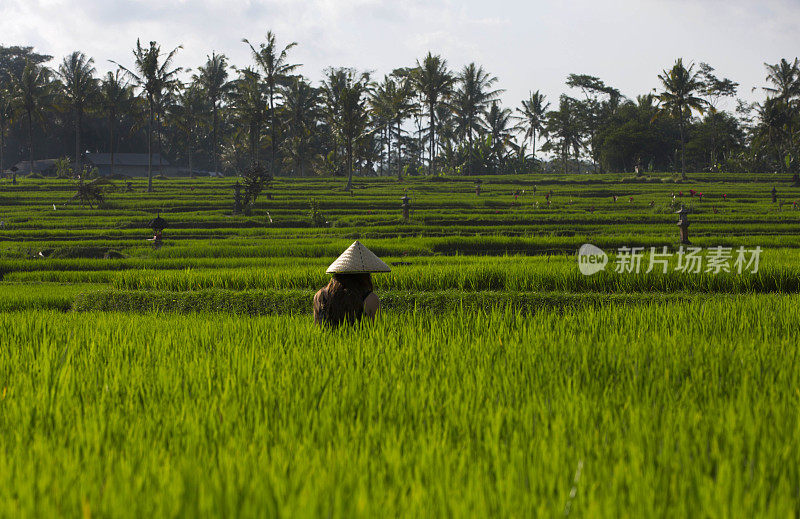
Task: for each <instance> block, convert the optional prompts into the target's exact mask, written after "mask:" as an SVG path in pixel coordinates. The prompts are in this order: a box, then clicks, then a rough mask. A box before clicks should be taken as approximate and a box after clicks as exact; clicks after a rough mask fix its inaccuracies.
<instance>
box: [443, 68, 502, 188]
mask: <svg viewBox="0 0 800 519" xmlns="http://www.w3.org/2000/svg"><path fill="white" fill-rule="evenodd" d="M457 81H458V87H457V88H456V90H455V92H454V93H453V99H452V105H453V111H454V112H455V114H456V125H457V126H456V131H457V133H458V134H459V135H460V136H461V137H466V139H467V142H468V144H469V159H468V162H467V173H468V174H469V175H471V174H472V140H473V136H474V135H475V134H476V133H479V132H481V131H482V130H483V129H484V128H485V125H484V121H483V118H484V116H485V115H486V108H487V107H488V106H489V105H490V104H491V103H492V102H493V101H494V100H496V99H497V98H498V97H499V96H500V94H501V93H502V92H503V90H500V89H497V90H492V86H493V85H494V84H495V83H497V78H496V77H495V76H490V75H489V74H488V73H487V72H486V71H484V70H483V67H479V66H477V65H475V63H470V64H469V65H466V66H465V67H464V69H463V70H462V71H461V73H460V74H459V75H458V78H457Z"/></svg>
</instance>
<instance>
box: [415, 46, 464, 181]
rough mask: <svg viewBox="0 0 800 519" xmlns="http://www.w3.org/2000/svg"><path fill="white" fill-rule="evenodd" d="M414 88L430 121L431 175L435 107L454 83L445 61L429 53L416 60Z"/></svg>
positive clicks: (430, 172)
mask: <svg viewBox="0 0 800 519" xmlns="http://www.w3.org/2000/svg"><path fill="white" fill-rule="evenodd" d="M411 77H412V81H413V82H414V87H415V88H416V89H417V92H419V94H420V96H421V97H422V99H423V101H424V103H425V106H426V107H427V110H428V117H429V119H430V128H429V138H430V157H429V167H428V173H429V174H431V175H432V174H433V167H434V163H435V161H436V107H437V106H438V105H439V103H440V102H442V100H443V99H445V98H446V97H448V95H449V94H450V89H451V87H452V86H453V83H454V82H455V78H454V77H453V75H452V74H451V73H450V72H449V71H448V70H447V60H445V59H443V58H442V57H441V56H434V55H433V54H431V53H430V52H428V55H427V56H425V58H424V59H423V60H422V63H420V62H419V60H417V68H416V69H415V70H414V72H413V74H412V75H411Z"/></svg>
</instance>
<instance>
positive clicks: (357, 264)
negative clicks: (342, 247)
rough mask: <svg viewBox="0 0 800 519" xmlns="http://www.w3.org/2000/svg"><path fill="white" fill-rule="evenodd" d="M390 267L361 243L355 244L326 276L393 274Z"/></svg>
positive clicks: (329, 268) (332, 265)
mask: <svg viewBox="0 0 800 519" xmlns="http://www.w3.org/2000/svg"><path fill="white" fill-rule="evenodd" d="M391 270H392V269H390V268H389V265H387V264H386V263H384V262H383V261H381V259H380V258H379V257H378V256H376V255H375V253H373V252H372V251H371V250H369V249H368V248H366V247H364V246H363V245H362V244H361V242H359V241H354V242H353V244H352V245H351V246H350V247H348V248H347V250H346V251H344V252H343V253H342V255H341V256H339V257H338V258H336V261H334V262H333V263H331V266H330V267H328V270H326V271H325V273H326V274H365V273H368V272H391Z"/></svg>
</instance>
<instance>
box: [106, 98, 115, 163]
mask: <svg viewBox="0 0 800 519" xmlns="http://www.w3.org/2000/svg"><path fill="white" fill-rule="evenodd" d="M114 119H115V117H114V114H113V113H111V114H109V116H108V142H109V146H108V147H109V150H110V151H111V172H110V173H109V174H110V175H114Z"/></svg>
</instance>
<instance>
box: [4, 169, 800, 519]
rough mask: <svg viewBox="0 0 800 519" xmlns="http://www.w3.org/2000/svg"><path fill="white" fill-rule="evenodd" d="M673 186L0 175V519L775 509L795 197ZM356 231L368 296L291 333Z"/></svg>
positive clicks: (721, 179)
mask: <svg viewBox="0 0 800 519" xmlns="http://www.w3.org/2000/svg"><path fill="white" fill-rule="evenodd" d="M690 177H691V178H692V181H691V182H685V183H676V182H674V181H673V180H672V179H671V178H667V176H666V175H665V176H664V178H645V179H639V180H637V181H634V179H630V178H621V177H615V176H611V175H587V176H577V175H568V176H567V175H565V176H551V177H547V178H544V177H531V176H513V177H499V176H498V177H485V178H484V179H483V180H484V182H483V184H482V192H481V194H480V195H479V196H478V195H476V194H475V188H474V184H473V179H471V178H463V177H459V178H433V179H430V178H412V179H406V180H403V181H398V180H396V179H385V178H382V179H358V181H357V182H356V188H355V189H354V190H353V192H352V194H348V193H346V192H344V191H343V190H342V187H343V182H342V181H341V180H338V179H335V180H334V179H281V180H278V181H275V182H273V184H272V186H271V187H270V188H269V189H268V192H269V194H270V196H271V198H267V197H266V196H262V198H260V199H259V201H258V202H257V203H256V204H255V206H254V207H253V208H252V210H251V211H250V214H248V215H232V214H231V212H232V211H231V210H232V206H233V188H232V186H233V183H234V182H235V180H234V179H170V180H157V181H156V183H155V192H154V193H146V192H145V189H144V188H145V185H146V181H142V180H135V181H134V182H133V186H134V191H133V192H127V191H126V190H125V189H124V188H123V183H121V182H120V183H118V184H119V186H118V187H117V190H116V191H114V192H110V193H108V194H107V201H106V203H105V204H104V205H103V206H102V207H100V208H96V209H89V208H88V207H87V208H82V207H80V206H77V205H75V204H74V203H69V202H68V200H69V198H70V197H71V196H72V194H73V191H72V190H73V186H72V184H71V183H70V182H69V181H66V180H57V179H52V180H41V179H40V180H34V179H21V180H20V182H19V184H18V185H16V186H12V185H11V184H10V182H9V181H5V180H3V181H0V221H2V225H1V226H0V275H2V281H0V516H47V517H50V516H77V515H83V516H91V515H95V516H114V517H143V516H166V517H196V516H206V515H226V516H234V517H236V516H260V517H263V516H268V517H278V516H288V517H320V516H329V517H376V516H404V517H407V516H433V517H439V516H442V517H453V516H456V517H467V516H480V517H485V516H499V517H509V516H510V517H530V516H547V517H551V516H556V515H563V516H578V517H650V516H675V517H686V516H692V517H696V516H708V517H756V516H758V517H787V516H797V515H798V514H800V470H798V467H800V441H798V439H797V438H800V414H799V413H798V412H797V409H798V405H799V404H800V393H799V392H798V390H797V387H798V382H800V380H799V379H798V377H799V375H798V369H797V368H798V366H797V358H798V347H797V344H798V342H800V341H798V336H800V239H798V231H800V210H797V205H796V204H795V201H798V200H800V188H791V187H788V186H787V184H788V183H787V182H785V180H786V179H781V178H775V177H773V176H771V175H761V174H759V175H745V176H741V177H731V176H730V175H721V174H695V175H690ZM773 186H776V187H777V190H778V197H779V199H778V202H776V203H773V202H772V201H771V196H770V191H771V189H772V187H773ZM690 190H692V191H694V192H695V195H694V196H692V195H690ZM514 193H517V194H516V196H515V195H514ZM696 193H703V197H702V200H701V198H700V197H699V196H697V195H696ZM403 194H407V195H408V196H409V197H411V203H412V211H411V218H410V220H409V221H408V222H406V221H404V220H403V219H402V213H401V210H400V197H401V196H403ZM673 194H674V195H675V201H674V202H673ZM723 195H724V196H723ZM614 197H616V201H614ZM312 199H314V200H315V201H316V202H317V203H318V205H319V210H320V211H321V213H322V215H323V217H324V220H326V221H327V222H328V224H327V225H325V226H321V227H315V226H314V225H313V223H312V221H313V220H312V218H311V214H310V212H311V200H312ZM548 201H549V204H548ZM681 203H683V204H684V205H685V206H686V207H688V208H690V209H691V211H692V212H691V214H690V215H689V219H690V221H691V222H692V223H691V226H690V233H691V240H692V243H693V245H695V246H698V247H700V248H702V251H701V252H700V256H701V258H702V261H703V264H702V268H700V272H698V273H695V272H686V271H680V270H679V269H678V267H679V261H681V258H679V257H678V254H677V252H678V251H679V244H678V232H677V227H676V225H675V222H676V221H677V217H676V215H675V214H674V212H675V210H676V209H677V206H678V205H680V204H681ZM158 211H161V215H162V217H164V218H165V219H166V220H167V221H168V222H169V227H168V228H167V230H166V231H165V233H164V235H165V242H164V244H163V246H162V247H161V248H159V249H155V248H154V247H153V245H152V243H151V242H148V241H147V238H149V237H150V236H151V235H152V233H151V232H150V231H149V230H148V229H147V228H146V224H147V222H148V221H149V220H150V219H151V218H153V217H154V216H155V214H156V213H157V212H158ZM355 239H358V240H361V241H362V242H363V243H364V244H365V245H367V246H368V247H369V248H370V249H372V250H373V251H374V252H376V253H377V254H378V255H379V256H381V257H382V258H383V259H384V260H385V261H387V263H389V264H390V265H391V266H392V269H393V270H392V273H390V274H387V275H379V276H376V277H375V282H376V288H377V290H378V292H379V295H380V297H381V300H382V305H383V311H382V313H381V314H380V316H379V318H378V320H377V321H376V323H374V324H372V325H366V326H359V327H357V328H356V329H341V330H336V331H333V332H331V331H320V330H318V329H315V328H314V327H313V326H312V324H311V319H310V302H311V297H312V295H313V293H314V292H315V291H316V290H317V289H318V288H320V287H321V286H322V285H323V284H324V283H326V282H327V279H328V277H327V276H326V275H325V274H324V271H325V267H326V266H327V265H328V264H329V263H330V262H331V261H332V260H333V259H334V258H335V257H336V256H337V255H338V254H339V253H340V252H341V251H342V250H344V249H345V248H346V247H347V246H348V245H350V243H352V241H353V240H355ZM584 243H592V244H594V245H597V246H599V247H600V248H602V249H603V250H605V251H606V252H607V253H609V263H608V265H607V267H606V269H605V271H603V272H600V273H598V274H595V275H593V276H588V277H587V276H584V275H583V274H581V272H580V271H579V270H578V264H577V260H576V256H575V254H576V251H577V250H578V248H579V247H580V246H581V245H582V244H584ZM621 247H642V248H643V249H644V251H643V252H644V254H643V256H642V260H641V261H642V265H644V266H645V267H647V266H648V265H649V263H650V261H651V259H655V257H654V256H653V255H652V254H651V252H653V251H651V248H655V251H656V252H662V251H663V247H667V252H668V254H670V256H669V263H668V265H667V272H666V273H664V272H663V271H662V270H661V267H660V266H658V267H657V268H655V269H653V271H652V272H650V273H644V270H646V268H645V269H642V272H641V273H638V274H637V273H635V272H625V271H624V269H621V270H623V271H622V272H617V271H616V270H618V269H617V267H618V266H619V265H621V264H624V256H625V255H624V252H623V251H620V250H619V249H620V248H621ZM715 247H723V248H726V247H729V248H730V252H731V254H732V257H731V260H730V262H729V268H728V269H727V270H728V271H726V270H724V269H723V270H722V271H720V272H715V271H714V269H711V270H710V271H709V269H708V266H709V265H711V263H710V262H711V261H712V259H711V257H710V256H711V255H713V254H714V252H713V251H714V248H715ZM740 247H744V248H745V249H746V250H748V251H751V250H753V249H755V248H756V247H760V248H761V253H760V256H759V265H758V268H757V270H756V269H754V268H753V265H750V266H749V268H746V269H744V271H743V272H741V273H740V272H738V271H737V269H736V268H735V264H734V261H735V259H736V255H737V250H738V249H739V248H740ZM673 253H674V254H673ZM754 270H755V272H754Z"/></svg>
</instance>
